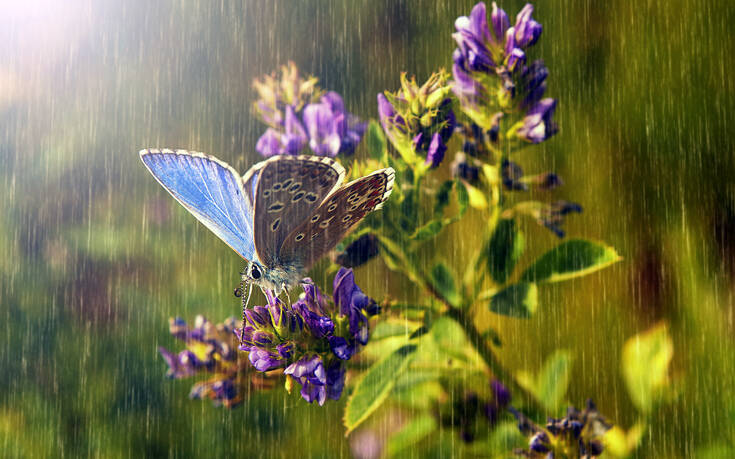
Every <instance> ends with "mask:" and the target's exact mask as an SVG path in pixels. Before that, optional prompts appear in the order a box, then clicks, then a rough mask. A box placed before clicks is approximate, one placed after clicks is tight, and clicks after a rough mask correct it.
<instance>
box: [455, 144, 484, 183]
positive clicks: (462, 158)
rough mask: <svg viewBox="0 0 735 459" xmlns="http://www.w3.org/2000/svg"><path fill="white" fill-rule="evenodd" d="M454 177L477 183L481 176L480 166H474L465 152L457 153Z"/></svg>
mask: <svg viewBox="0 0 735 459" xmlns="http://www.w3.org/2000/svg"><path fill="white" fill-rule="evenodd" d="M452 177H454V178H458V179H460V180H465V181H466V182H468V183H470V184H475V183H477V181H478V180H479V178H480V168H479V167H476V166H474V165H473V164H472V163H471V162H470V161H469V160H468V159H467V156H466V155H465V154H464V153H461V152H460V153H457V154H456V155H455V156H454V161H452Z"/></svg>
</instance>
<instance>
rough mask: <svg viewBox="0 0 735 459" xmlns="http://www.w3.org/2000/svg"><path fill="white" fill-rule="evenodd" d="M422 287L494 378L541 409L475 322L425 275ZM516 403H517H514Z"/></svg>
mask: <svg viewBox="0 0 735 459" xmlns="http://www.w3.org/2000/svg"><path fill="white" fill-rule="evenodd" d="M421 278H422V284H423V286H424V288H425V289H426V290H427V291H428V292H429V293H431V294H432V295H433V296H434V297H436V298H437V299H438V300H439V301H441V302H442V303H443V304H444V305H445V306H446V307H447V315H448V316H449V317H451V318H452V319H453V320H454V321H456V322H457V323H458V324H459V325H460V326H461V327H462V329H463V330H464V332H465V334H466V335H467V338H468V339H469V341H470V342H471V343H472V344H473V346H474V347H475V349H476V350H477V352H478V354H480V357H482V360H483V361H485V364H486V365H487V367H488V368H489V369H490V371H491V372H492V373H493V375H494V376H495V378H496V379H498V380H499V381H500V382H502V383H503V384H504V385H505V386H506V387H507V388H508V389H509V390H510V392H511V394H513V397H514V399H516V400H517V401H520V402H521V403H520V404H521V405H523V406H532V407H533V408H534V409H537V410H540V411H543V408H542V407H541V405H540V404H539V402H538V400H536V398H535V397H534V396H533V394H531V393H530V392H529V391H528V390H527V389H526V388H525V387H523V386H521V385H520V384H518V381H516V379H515V378H514V377H513V375H512V374H511V373H510V372H509V371H508V370H506V369H505V367H503V365H502V364H501V363H500V362H499V361H498V359H497V357H496V356H495V353H494V352H493V350H492V348H491V347H490V345H489V344H488V341H487V340H486V339H485V338H483V337H482V335H481V334H480V332H479V331H478V330H477V327H475V322H474V321H473V320H472V318H471V317H470V316H468V315H467V314H466V313H465V310H464V309H461V308H457V307H455V306H453V305H452V304H451V303H450V302H449V300H447V299H446V298H445V297H444V295H442V294H441V292H439V291H438V290H437V289H436V288H434V285H433V284H432V283H431V282H430V281H429V280H428V279H427V278H426V277H425V276H421ZM516 404H518V403H516Z"/></svg>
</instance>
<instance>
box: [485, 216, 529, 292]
mask: <svg viewBox="0 0 735 459" xmlns="http://www.w3.org/2000/svg"><path fill="white" fill-rule="evenodd" d="M524 248H525V241H524V239H523V234H522V233H521V232H520V231H518V230H517V229H516V222H515V219H512V218H511V219H501V220H500V221H499V222H498V225H497V226H496V227H495V231H493V235H492V237H491V238H490V241H489V242H488V244H487V269H488V271H490V275H491V276H492V277H493V279H494V280H495V282H497V283H499V284H503V283H505V281H506V280H507V279H508V277H509V276H510V275H511V273H512V272H513V268H515V265H516V262H517V261H518V259H519V258H520V257H521V254H523V250H524Z"/></svg>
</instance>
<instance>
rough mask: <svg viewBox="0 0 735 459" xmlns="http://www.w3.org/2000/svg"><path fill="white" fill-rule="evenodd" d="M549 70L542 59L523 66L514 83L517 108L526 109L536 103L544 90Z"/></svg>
mask: <svg viewBox="0 0 735 459" xmlns="http://www.w3.org/2000/svg"><path fill="white" fill-rule="evenodd" d="M548 76H549V70H548V69H547V68H546V66H545V65H544V61H542V60H540V59H539V60H536V61H534V62H532V63H531V65H529V66H527V67H525V66H524V67H523V69H522V70H521V72H520V76H519V78H518V84H517V85H516V95H517V97H518V99H519V100H520V104H519V108H520V109H521V110H524V111H525V110H528V109H529V108H530V107H533V106H534V105H536V104H537V103H538V102H539V101H540V100H541V98H542V97H543V96H544V92H546V78H547V77H548Z"/></svg>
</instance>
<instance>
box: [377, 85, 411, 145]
mask: <svg viewBox="0 0 735 459" xmlns="http://www.w3.org/2000/svg"><path fill="white" fill-rule="evenodd" d="M378 116H379V117H380V124H381V125H382V126H383V131H385V135H386V136H388V139H390V140H391V142H394V143H395V141H396V137H395V134H394V132H397V133H399V134H405V133H407V132H408V126H407V125H406V120H404V119H403V117H402V116H401V115H399V114H398V113H396V110H395V108H394V107H393V104H391V103H390V102H389V101H388V99H387V98H386V97H385V95H383V93H380V94H378Z"/></svg>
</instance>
